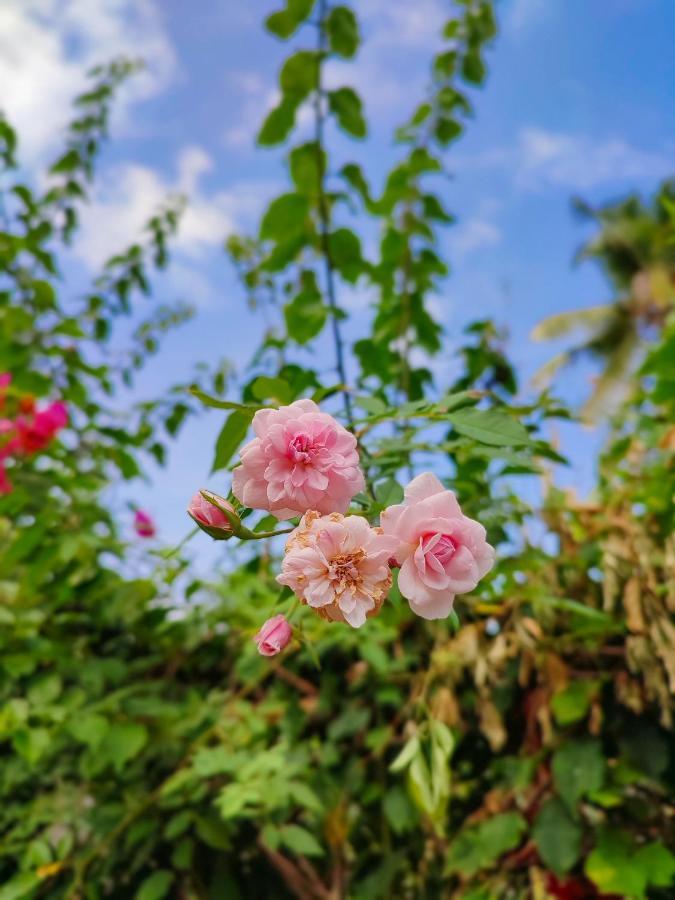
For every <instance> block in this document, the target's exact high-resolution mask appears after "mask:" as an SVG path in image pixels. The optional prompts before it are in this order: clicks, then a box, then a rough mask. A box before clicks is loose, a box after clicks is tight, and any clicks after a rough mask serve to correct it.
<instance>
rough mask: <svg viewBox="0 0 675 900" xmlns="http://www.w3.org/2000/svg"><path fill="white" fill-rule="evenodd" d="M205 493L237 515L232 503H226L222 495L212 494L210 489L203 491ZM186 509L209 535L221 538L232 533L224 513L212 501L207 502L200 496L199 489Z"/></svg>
mask: <svg viewBox="0 0 675 900" xmlns="http://www.w3.org/2000/svg"><path fill="white" fill-rule="evenodd" d="M205 493H207V494H209V496H211V497H213V498H214V500H217V501H218V503H219V504H220V505H221V506H224V507H225V509H229V510H230V512H231V513H232V514H233V515H235V516H236V515H237V513H236V512H235V509H234V507H233V506H232V504H231V503H228V502H227V500H225V499H224V498H223V497H219V496H218V494H212V493H211V491H205ZM187 511H188V515H189V516H191V517H192V519H194V521H195V522H196V523H197V525H199V527H200V528H202V529H203V530H204V531H206V533H207V534H209V535H211V537H215V538H223V537H225V536H227V537H229V536H230V535H231V534H232V525H231V524H230V521H229V519H228V518H227V516H226V515H225V513H224V512H222V511H221V510H220V509H218V507H217V506H214V505H213V503H209V501H208V500H206V498H205V497H203V496H202V494H201V491H197V493H196V494H195V495H194V497H193V498H192V500H190V505H189V506H188V510H187ZM237 518H238V517H237Z"/></svg>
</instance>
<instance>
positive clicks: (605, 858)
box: [584, 829, 648, 898]
mask: <svg viewBox="0 0 675 900" xmlns="http://www.w3.org/2000/svg"><path fill="white" fill-rule="evenodd" d="M631 851H632V844H631V841H630V839H629V837H628V835H626V834H625V833H623V832H621V831H615V830H613V829H606V830H604V831H602V832H601V833H600V837H599V840H598V844H597V846H596V848H595V850H593V851H592V853H590V854H589V856H588V857H587V859H586V863H585V865H584V871H585V872H586V875H588V877H589V878H590V879H591V881H592V882H593V883H594V884H595V885H596V886H597V888H598V889H599V890H600V891H601V893H603V894H619V896H621V897H631V898H633V897H644V896H645V890H646V887H647V883H648V870H646V869H645V868H643V867H642V866H639V865H636V864H635V856H633V855H632V852H631Z"/></svg>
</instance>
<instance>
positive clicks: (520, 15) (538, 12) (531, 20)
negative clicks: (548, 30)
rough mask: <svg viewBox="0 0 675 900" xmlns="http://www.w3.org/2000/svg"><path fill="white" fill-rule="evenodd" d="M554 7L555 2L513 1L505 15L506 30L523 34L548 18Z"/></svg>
mask: <svg viewBox="0 0 675 900" xmlns="http://www.w3.org/2000/svg"><path fill="white" fill-rule="evenodd" d="M554 6H555V0H513V3H512V5H511V8H510V9H509V11H508V13H507V14H506V28H507V30H508V31H511V32H513V33H515V34H517V35H520V34H523V33H524V32H526V31H529V30H530V29H531V28H533V27H535V26H536V25H539V23H540V22H542V21H543V20H544V19H546V18H547V17H548V16H550V14H551V13H552V12H553V7H554Z"/></svg>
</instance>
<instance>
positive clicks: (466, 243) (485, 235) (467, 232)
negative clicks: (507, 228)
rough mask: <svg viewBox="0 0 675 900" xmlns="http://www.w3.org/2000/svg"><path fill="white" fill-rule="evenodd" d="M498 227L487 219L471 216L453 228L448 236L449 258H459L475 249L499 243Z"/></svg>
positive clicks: (500, 235) (500, 237)
mask: <svg viewBox="0 0 675 900" xmlns="http://www.w3.org/2000/svg"><path fill="white" fill-rule="evenodd" d="M501 239H502V233H501V231H500V229H499V228H498V227H497V226H496V225H495V224H494V222H490V221H488V220H487V219H482V218H478V217H476V218H472V219H467V220H466V222H464V223H463V224H461V225H459V226H457V227H456V228H454V229H453V231H452V233H451V236H450V254H451V258H453V259H455V260H461V259H463V258H464V257H466V256H468V255H469V254H470V253H473V252H475V251H476V250H481V249H483V248H484V247H492V246H494V245H495V244H498V243H500V241H501Z"/></svg>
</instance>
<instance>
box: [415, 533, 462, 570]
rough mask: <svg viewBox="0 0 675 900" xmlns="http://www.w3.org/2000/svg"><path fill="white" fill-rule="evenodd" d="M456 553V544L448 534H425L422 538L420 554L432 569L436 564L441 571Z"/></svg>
mask: <svg viewBox="0 0 675 900" xmlns="http://www.w3.org/2000/svg"><path fill="white" fill-rule="evenodd" d="M456 551H457V544H456V543H455V541H454V540H453V539H452V537H450V535H449V534H439V533H438V532H436V533H432V534H425V535H423V536H422V552H423V554H424V556H425V558H426V560H427V564H430V565H431V566H432V568H436V566H435V565H434V562H437V563H438V565H439V566H441V568H442V569H445V567H446V566H447V565H448V563H449V562H450V560H451V559H452V557H453V556H454V555H455V553H456Z"/></svg>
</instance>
